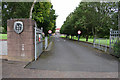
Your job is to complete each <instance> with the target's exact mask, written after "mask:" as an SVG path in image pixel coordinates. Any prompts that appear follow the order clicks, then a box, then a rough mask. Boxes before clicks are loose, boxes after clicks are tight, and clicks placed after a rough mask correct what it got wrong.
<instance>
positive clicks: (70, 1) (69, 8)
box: [51, 0, 81, 28]
mask: <svg viewBox="0 0 120 80" xmlns="http://www.w3.org/2000/svg"><path fill="white" fill-rule="evenodd" d="M80 2H81V0H51V3H52V4H53V9H55V11H56V14H57V15H58V17H57V19H56V26H57V28H60V27H61V26H62V25H63V23H64V21H65V20H66V17H67V16H68V15H69V14H70V13H71V12H74V9H76V7H77V6H78V5H79V3H80Z"/></svg>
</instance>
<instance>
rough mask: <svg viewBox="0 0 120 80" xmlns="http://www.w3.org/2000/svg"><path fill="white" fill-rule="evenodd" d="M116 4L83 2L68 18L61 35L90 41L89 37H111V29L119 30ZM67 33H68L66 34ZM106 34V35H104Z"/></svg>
mask: <svg viewBox="0 0 120 80" xmlns="http://www.w3.org/2000/svg"><path fill="white" fill-rule="evenodd" d="M116 4H117V3H116V2H82V3H80V4H79V6H78V7H77V8H76V9H75V10H74V12H72V13H71V14H70V15H69V16H68V17H67V18H66V21H65V22H64V24H63V25H62V28H61V33H64V34H67V35H77V31H78V30H81V31H82V34H81V35H82V36H83V37H86V41H88V38H89V36H94V37H96V36H98V37H106V36H109V29H110V28H117V18H116V17H117V14H118V13H117V12H116V11H114V10H117V5H116ZM65 31H66V32H65ZM104 33H106V34H104Z"/></svg>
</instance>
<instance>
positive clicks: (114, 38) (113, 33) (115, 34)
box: [109, 29, 120, 55]
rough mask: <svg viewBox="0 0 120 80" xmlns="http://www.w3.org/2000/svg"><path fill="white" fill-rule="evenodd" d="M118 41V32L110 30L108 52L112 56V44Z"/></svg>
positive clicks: (119, 38)
mask: <svg viewBox="0 0 120 80" xmlns="http://www.w3.org/2000/svg"><path fill="white" fill-rule="evenodd" d="M118 40H120V30H112V29H110V45H109V51H110V53H111V54H113V55H114V50H113V47H114V44H117V42H118Z"/></svg>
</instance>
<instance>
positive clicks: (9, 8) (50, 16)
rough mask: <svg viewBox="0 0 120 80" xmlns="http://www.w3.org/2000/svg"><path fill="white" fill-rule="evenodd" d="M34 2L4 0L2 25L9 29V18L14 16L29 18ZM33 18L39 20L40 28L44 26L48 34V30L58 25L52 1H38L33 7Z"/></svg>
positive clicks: (53, 29)
mask: <svg viewBox="0 0 120 80" xmlns="http://www.w3.org/2000/svg"><path fill="white" fill-rule="evenodd" d="M31 6H32V2H3V3H2V20H3V21H2V26H3V27H4V29H5V31H6V30H7V20H8V19H13V18H29V16H30V9H31ZM32 16H33V17H32V19H33V20H35V21H36V22H37V25H38V27H39V28H41V27H43V30H44V33H45V34H46V35H47V34H48V33H47V32H48V30H49V29H51V30H52V31H53V32H54V31H55V27H56V24H55V23H56V17H57V16H56V15H55V10H54V9H53V5H52V4H51V3H50V2H36V3H35V5H34V8H33V14H32Z"/></svg>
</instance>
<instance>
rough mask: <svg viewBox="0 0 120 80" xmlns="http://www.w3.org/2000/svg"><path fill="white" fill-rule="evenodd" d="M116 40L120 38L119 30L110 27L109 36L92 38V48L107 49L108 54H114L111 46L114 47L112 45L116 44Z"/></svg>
mask: <svg viewBox="0 0 120 80" xmlns="http://www.w3.org/2000/svg"><path fill="white" fill-rule="evenodd" d="M118 40H120V30H112V29H110V38H109V39H105V38H94V41H93V46H94V48H97V49H99V50H103V51H105V52H107V51H108V52H109V53H110V54H113V55H115V53H114V50H113V48H114V45H115V44H117V42H118ZM119 54H120V53H119ZM115 56H117V55H115Z"/></svg>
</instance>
